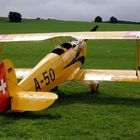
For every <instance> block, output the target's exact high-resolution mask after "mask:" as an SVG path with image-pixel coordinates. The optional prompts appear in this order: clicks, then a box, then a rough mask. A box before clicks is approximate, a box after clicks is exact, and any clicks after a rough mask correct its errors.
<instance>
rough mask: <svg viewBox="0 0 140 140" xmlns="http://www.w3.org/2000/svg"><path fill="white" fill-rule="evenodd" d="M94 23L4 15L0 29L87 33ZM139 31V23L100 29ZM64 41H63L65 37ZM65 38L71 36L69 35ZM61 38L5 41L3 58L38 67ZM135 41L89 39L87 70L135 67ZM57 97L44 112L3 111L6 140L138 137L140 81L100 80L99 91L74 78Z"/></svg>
mask: <svg viewBox="0 0 140 140" xmlns="http://www.w3.org/2000/svg"><path fill="white" fill-rule="evenodd" d="M95 25H96V24H95V23H91V22H74V21H58V20H24V21H23V22H22V23H10V22H8V21H7V19H5V18H0V33H1V34H5V33H34V32H66V31H88V30H90V29H91V28H93V27H94V26H95ZM125 30H127V31H131V30H136V31H139V30H140V25H131V24H109V23H104V24H99V29H98V31H125ZM64 40H65V39H64ZM66 40H67V39H66ZM56 42H57V41H50V40H46V41H38V42H20V43H5V44H2V45H1V46H4V47H3V50H4V53H3V54H2V56H0V57H1V59H2V58H9V59H11V60H12V61H13V62H14V65H15V67H17V68H31V67H33V66H35V65H36V64H37V63H38V62H39V61H40V60H41V59H42V58H43V57H44V56H45V55H46V54H47V53H49V52H50V51H51V50H52V49H53V46H54V44H57V43H56ZM135 61H136V42H135V41H128V40H127V41H126V40H123V41H116V40H111V41H108V40H102V41H97V40H94V41H93V40H90V41H88V52H87V59H86V62H85V65H84V66H83V68H97V69H135V68H136V62H135ZM58 94H59V99H58V100H57V101H56V102H55V103H54V104H53V106H51V107H50V108H48V109H46V110H43V111H40V112H28V113H23V114H12V113H11V112H6V113H1V114H0V139H2V140H17V139H21V140H22V139H23V140H24V139H26V140H28V139H29V140H38V139H40V140H44V139H46V140H55V139H56V140H62V139H64V140H73V139H76V140H91V139H92V140H139V139H140V83H120V82H101V83H100V87H99V94H98V95H94V94H91V93H90V89H89V88H88V87H85V86H83V85H82V84H80V83H78V82H70V83H68V84H65V85H61V86H60V87H59V93H58Z"/></svg>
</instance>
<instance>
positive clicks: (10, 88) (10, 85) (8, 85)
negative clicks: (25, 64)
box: [0, 59, 17, 112]
mask: <svg viewBox="0 0 140 140" xmlns="http://www.w3.org/2000/svg"><path fill="white" fill-rule="evenodd" d="M15 86H17V79H16V76H15V71H14V67H13V64H12V62H11V61H10V60H7V59H6V60H4V61H2V62H1V63H0V112H5V111H7V110H9V109H10V104H11V103H10V97H12V95H13V92H14V89H16V88H15Z"/></svg>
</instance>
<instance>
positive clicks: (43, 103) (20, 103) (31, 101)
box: [11, 91, 58, 111]
mask: <svg viewBox="0 0 140 140" xmlns="http://www.w3.org/2000/svg"><path fill="white" fill-rule="evenodd" d="M57 98H58V96H57V95H56V94H54V93H51V92H28V91H27V92H25V91H20V92H18V93H16V94H15V96H14V97H12V100H11V109H12V110H13V111H18V110H20V111H40V110H43V109H46V108H48V107H49V106H50V105H52V104H53V102H54V101H55V100H56V99H57Z"/></svg>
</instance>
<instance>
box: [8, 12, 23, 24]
mask: <svg viewBox="0 0 140 140" xmlns="http://www.w3.org/2000/svg"><path fill="white" fill-rule="evenodd" d="M8 17H9V20H10V22H21V21H22V15H21V14H20V13H18V12H9V15H8Z"/></svg>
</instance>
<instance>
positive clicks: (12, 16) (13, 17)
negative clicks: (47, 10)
mask: <svg viewBox="0 0 140 140" xmlns="http://www.w3.org/2000/svg"><path fill="white" fill-rule="evenodd" d="M8 17H9V21H10V22H21V21H22V15H21V14H20V13H18V12H12V11H10V12H9V15H8ZM38 19H40V18H37V20H38ZM93 22H106V23H133V24H140V22H131V21H122V20H118V19H117V18H116V17H114V16H112V17H110V19H109V21H103V20H102V17H100V16H97V17H95V19H94V21H93Z"/></svg>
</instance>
